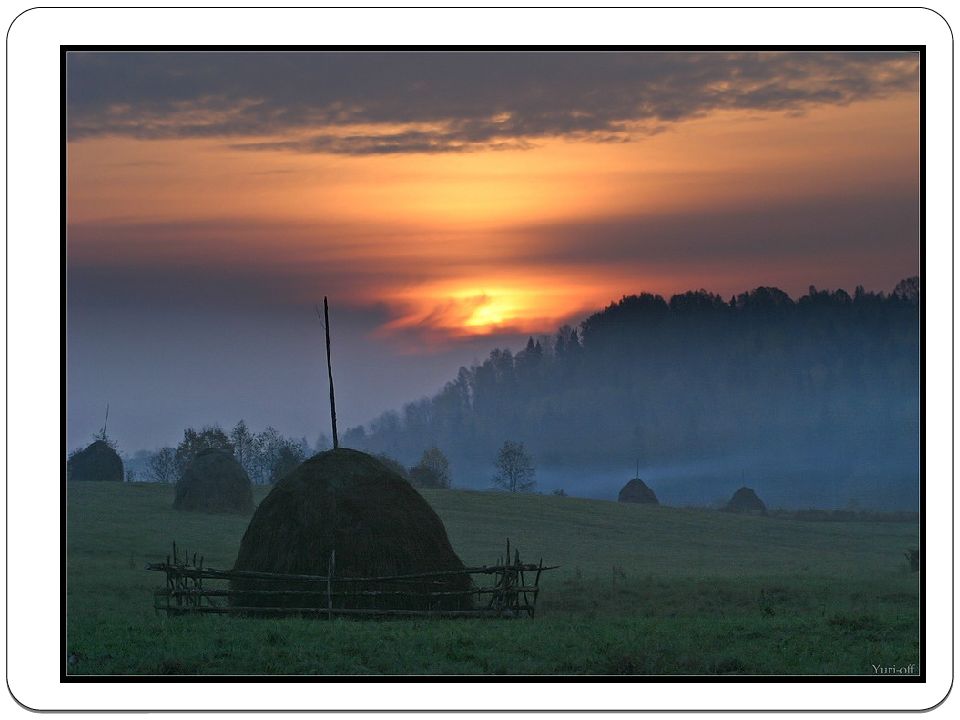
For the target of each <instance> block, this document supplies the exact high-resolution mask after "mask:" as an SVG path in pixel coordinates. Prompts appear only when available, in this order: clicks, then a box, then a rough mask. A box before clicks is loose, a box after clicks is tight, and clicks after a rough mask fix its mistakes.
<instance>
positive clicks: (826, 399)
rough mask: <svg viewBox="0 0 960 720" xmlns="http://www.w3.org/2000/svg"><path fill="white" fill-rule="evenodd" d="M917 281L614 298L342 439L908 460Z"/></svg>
mask: <svg viewBox="0 0 960 720" xmlns="http://www.w3.org/2000/svg"><path fill="white" fill-rule="evenodd" d="M920 300H921V298H920V284H919V279H918V278H917V277H912V278H907V279H905V280H903V281H901V282H900V283H898V284H897V286H896V287H895V288H894V289H893V290H892V291H891V292H890V293H888V294H887V293H883V292H868V291H865V290H864V289H863V288H862V287H858V288H856V290H855V291H854V293H853V295H850V294H849V293H847V292H846V291H844V290H835V291H827V290H818V289H816V288H815V287H810V288H809V292H808V293H807V294H806V295H804V296H802V297H800V298H799V299H797V300H793V299H792V298H791V297H790V296H789V295H788V294H787V293H785V292H783V291H782V290H780V289H778V288H774V287H758V288H756V289H754V290H751V291H748V292H744V293H740V294H738V295H735V296H733V297H731V298H730V299H729V300H724V299H723V298H721V297H720V296H718V295H716V294H714V293H710V292H707V291H706V290H696V291H689V292H685V293H681V294H677V295H674V296H673V297H671V298H670V299H669V300H667V299H665V298H663V297H662V296H660V295H655V294H651V293H641V294H639V295H629V296H624V297H622V298H621V299H620V300H619V301H617V302H614V303H611V304H610V305H609V306H608V307H606V308H604V309H603V310H600V311H599V312H596V313H594V314H592V315H590V316H589V317H587V318H586V319H585V320H584V321H583V322H582V323H581V324H580V325H579V326H578V327H570V326H564V327H561V328H559V329H558V330H557V332H556V333H555V334H554V335H553V336H544V337H538V338H534V337H531V338H529V340H528V341H527V343H526V346H525V347H524V348H523V349H521V350H519V351H517V352H512V351H511V350H509V349H505V348H497V349H494V350H493V351H492V352H491V353H490V355H489V357H488V358H487V359H486V360H485V361H483V362H482V363H478V364H475V365H473V366H472V367H461V368H460V370H459V372H458V374H457V376H456V378H454V379H452V380H451V381H449V382H448V383H446V385H445V386H444V387H443V388H442V389H441V390H440V391H439V392H438V393H436V394H435V395H434V396H432V397H427V398H422V399H420V400H417V401H415V402H411V403H408V404H407V405H405V406H404V407H403V408H402V410H401V411H399V412H397V411H390V412H386V413H383V414H382V415H380V416H379V417H377V418H376V419H374V420H373V421H372V422H370V423H369V424H368V425H366V426H359V427H354V428H350V429H348V430H347V432H346V433H344V440H343V442H344V445H346V446H348V447H355V448H358V449H365V450H369V451H373V452H379V453H386V454H389V455H390V456H392V457H396V458H398V459H400V460H401V461H404V462H410V461H412V459H413V457H415V453H416V452H418V448H423V447H433V446H436V447H442V448H444V451H445V452H446V453H447V454H448V455H449V456H450V457H451V458H452V459H453V461H454V462H456V463H466V464H476V465H486V466H489V463H490V458H492V457H495V455H496V452H497V448H498V447H500V446H501V445H502V443H503V442H504V441H505V440H512V441H522V442H525V443H526V445H527V447H528V448H529V450H530V451H531V452H532V453H533V455H534V456H535V457H536V458H537V459H538V462H543V463H545V464H550V465H563V464H570V463H574V464H588V463H593V462H597V461H599V460H609V459H611V458H616V459H618V460H620V461H622V462H625V463H627V462H629V463H630V464H632V461H633V459H634V458H641V459H642V461H643V462H644V464H649V463H652V462H670V461H676V460H677V459H680V458H691V457H711V456H715V455H718V454H723V453H734V452H747V453H754V454H757V455H767V456H770V457H774V458H792V457H799V456H801V455H803V456H805V457H807V459H810V458H813V457H815V458H816V460H817V462H818V463H820V464H821V465H822V466H823V467H829V468H831V469H832V470H834V471H836V472H838V473H841V474H843V473H847V474H849V473H850V472H855V469H856V466H857V464H858V463H860V464H863V463H868V464H869V463H871V462H872V463H874V464H877V463H878V462H880V463H884V464H887V465H889V463H891V462H892V463H893V465H894V466H896V467H901V466H902V467H904V468H909V467H910V464H911V463H912V462H913V461H914V460H915V457H916V450H917V448H918V432H919V410H918V401H919V372H920V365H919V361H920V358H919V348H920V339H919V326H920V324H919V310H920Z"/></svg>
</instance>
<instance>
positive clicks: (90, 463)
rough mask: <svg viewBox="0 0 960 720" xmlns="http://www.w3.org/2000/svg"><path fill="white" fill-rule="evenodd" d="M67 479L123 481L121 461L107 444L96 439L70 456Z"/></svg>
mask: <svg viewBox="0 0 960 720" xmlns="http://www.w3.org/2000/svg"><path fill="white" fill-rule="evenodd" d="M67 479H68V480H71V481H72V480H77V481H85V480H100V481H106V482H123V461H122V460H121V459H120V456H119V455H118V454H117V451H116V450H114V449H113V448H112V447H110V445H109V444H107V443H106V442H104V441H103V440H97V441H96V442H93V443H91V444H90V445H87V447H85V448H84V449H83V450H80V451H79V452H76V453H74V454H73V455H71V456H70V458H69V460H67Z"/></svg>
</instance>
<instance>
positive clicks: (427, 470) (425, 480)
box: [410, 447, 450, 488]
mask: <svg viewBox="0 0 960 720" xmlns="http://www.w3.org/2000/svg"><path fill="white" fill-rule="evenodd" d="M410 480H411V482H412V483H413V484H414V486H416V487H424V488H449V487H450V461H449V460H447V456H446V455H444V454H443V451H442V450H440V448H438V447H432V448H430V449H429V450H424V451H423V456H422V457H421V458H420V462H419V463H417V464H416V465H414V466H413V467H412V468H410Z"/></svg>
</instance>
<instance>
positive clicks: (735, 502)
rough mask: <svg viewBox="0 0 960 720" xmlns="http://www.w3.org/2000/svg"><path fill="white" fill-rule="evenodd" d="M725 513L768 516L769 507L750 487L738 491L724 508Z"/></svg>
mask: <svg viewBox="0 0 960 720" xmlns="http://www.w3.org/2000/svg"><path fill="white" fill-rule="evenodd" d="M723 509H724V511H725V512H735V513H747V514H752V515H766V514H767V506H766V505H764V504H763V500H761V499H760V498H758V497H757V494H756V493H755V492H754V491H753V490H752V489H750V488H748V487H742V488H740V489H739V490H737V491H736V492H735V493H734V494H733V497H732V498H730V500H729V502H727V504H726V506H725V507H724V508H723Z"/></svg>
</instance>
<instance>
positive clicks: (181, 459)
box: [175, 425, 233, 477]
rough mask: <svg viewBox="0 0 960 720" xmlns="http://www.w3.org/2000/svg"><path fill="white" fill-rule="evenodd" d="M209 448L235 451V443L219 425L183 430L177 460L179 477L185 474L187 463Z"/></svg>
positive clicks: (176, 455)
mask: <svg viewBox="0 0 960 720" xmlns="http://www.w3.org/2000/svg"><path fill="white" fill-rule="evenodd" d="M207 448H216V449H217V450H225V451H227V452H229V453H232V452H233V445H232V444H231V443H230V438H228V437H227V434H226V433H225V432H224V431H223V430H221V429H220V426H219V425H208V426H206V427H203V428H201V429H200V430H199V431H197V430H194V429H193V428H189V427H188V428H187V429H186V430H184V431H183V440H181V441H180V444H179V445H177V450H176V454H175V460H176V465H177V477H180V476H181V475H182V474H183V471H184V469H185V468H186V467H187V464H188V463H189V462H190V461H191V460H193V458H194V456H195V455H196V454H197V453H198V452H200V451H201V450H206V449H207Z"/></svg>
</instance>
